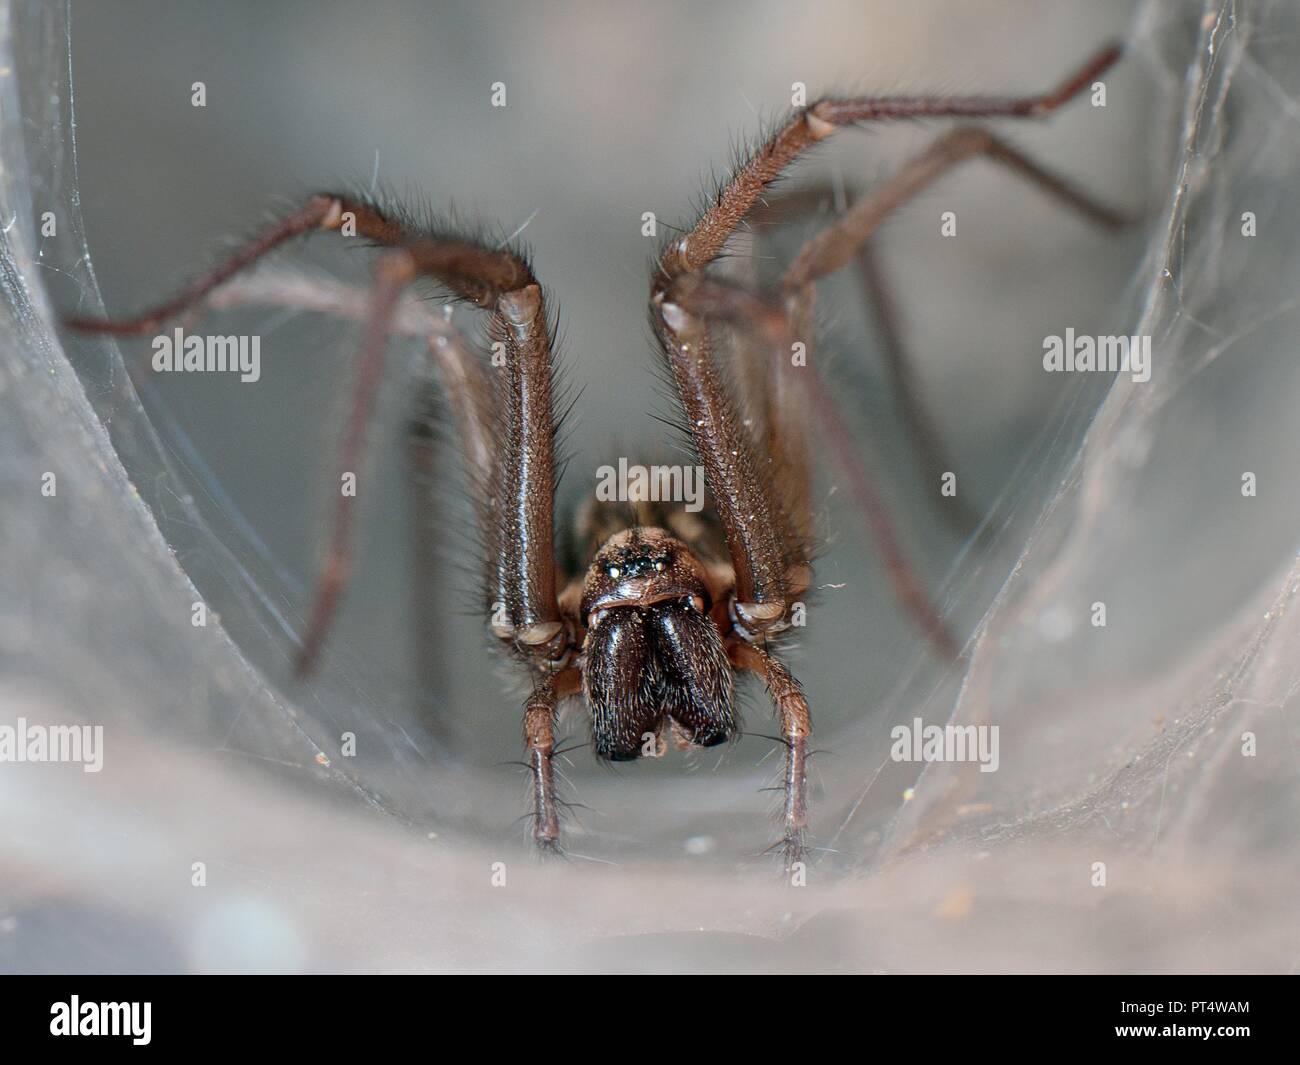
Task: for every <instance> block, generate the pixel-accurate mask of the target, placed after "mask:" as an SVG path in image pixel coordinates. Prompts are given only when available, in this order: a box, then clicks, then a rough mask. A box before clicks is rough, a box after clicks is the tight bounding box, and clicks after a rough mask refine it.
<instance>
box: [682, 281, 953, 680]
mask: <svg viewBox="0 0 1300 1065" xmlns="http://www.w3.org/2000/svg"><path fill="white" fill-rule="evenodd" d="M669 294H670V296H671V297H672V298H673V299H674V300H677V301H678V302H679V304H680V305H681V306H684V307H686V308H688V309H689V310H690V312H691V313H692V314H695V315H698V316H700V317H701V318H702V319H706V320H711V321H721V322H725V323H727V324H728V325H731V326H733V327H734V328H736V329H739V330H742V331H747V332H750V333H751V334H752V335H754V336H755V337H756V338H757V339H758V340H759V341H760V342H761V343H762V345H763V346H764V347H765V348H766V349H767V352H768V366H769V367H770V368H772V369H770V370H769V372H770V373H772V374H773V375H775V376H777V377H778V378H779V379H782V380H784V381H786V382H788V381H789V378H790V376H791V375H797V376H798V378H799V384H798V385H793V386H792V385H789V384H786V385H785V386H784V389H785V390H784V392H778V393H775V394H776V396H777V400H778V402H781V403H783V404H784V407H783V409H782V410H783V416H784V417H785V419H786V420H785V422H784V423H783V425H782V426H781V431H782V432H783V433H784V434H785V435H784V437H783V438H782V439H781V440H780V441H779V442H776V443H774V445H773V446H775V447H777V448H778V449H780V448H787V447H789V446H790V442H791V440H792V439H793V440H796V441H797V440H798V439H799V438H800V437H802V436H804V435H805V428H804V426H805V425H806V424H807V422H806V421H805V420H804V419H803V413H802V412H803V407H802V405H800V404H799V401H800V400H801V399H806V400H807V402H808V406H809V407H810V408H811V409H812V410H814V411H816V421H817V422H818V424H819V426H820V429H821V432H822V433H823V434H824V435H825V436H826V437H827V438H828V440H829V442H830V446H831V448H832V449H833V450H834V452H835V454H836V456H837V457H838V459H839V461H840V463H841V464H842V465H843V466H844V468H845V470H846V471H847V473H848V476H849V486H850V489H851V490H852V492H853V497H854V500H855V502H856V503H857V504H858V507H859V508H860V509H861V511H862V512H863V514H864V515H865V516H866V519H867V524H868V526H869V528H870V530H871V535H872V538H873V540H874V542H875V544H876V548H877V550H878V551H879V552H880V558H881V562H882V564H883V565H884V567H885V571H886V573H887V574H888V576H889V580H890V583H891V585H892V587H893V590H894V595H895V597H896V598H897V599H898V601H899V602H900V603H901V604H902V606H903V609H904V610H906V611H907V612H908V614H910V615H911V617H912V619H913V621H914V622H915V623H916V625H917V627H918V628H919V629H920V630H921V631H922V632H923V633H925V635H926V637H927V639H928V640H929V641H930V643H931V645H932V646H933V647H934V648H935V650H936V651H937V652H938V653H939V654H940V655H941V656H943V657H944V658H949V659H950V658H954V657H956V654H957V644H956V641H955V640H954V638H953V636H952V634H951V633H950V632H949V631H948V628H947V626H946V625H945V624H944V623H943V620H942V618H941V616H940V614H939V611H938V608H937V607H936V606H935V605H934V603H933V602H932V601H931V599H930V597H929V596H928V595H927V594H926V591H925V586H924V585H923V584H922V582H921V579H920V576H919V575H918V574H917V572H916V570H915V569H914V568H913V566H912V564H911V562H910V561H909V560H908V557H907V553H906V552H905V551H904V550H903V546H902V542H901V540H900V538H899V536H898V533H897V531H896V530H895V528H894V524H893V522H892V521H891V520H890V517H889V508H888V507H887V506H886V505H885V501H884V498H883V496H882V495H881V493H880V489H879V487H878V485H877V482H876V478H875V475H874V474H873V473H872V472H871V469H870V467H869V466H868V465H867V463H866V462H864V461H863V459H862V456H861V455H860V454H859V451H858V448H857V446H856V444H855V443H854V440H853V437H852V435H851V434H850V432H849V430H848V427H847V426H846V425H845V424H844V421H843V419H842V417H841V416H840V413H839V407H838V406H837V405H836V403H835V401H834V398H833V397H832V396H831V395H830V393H829V391H828V390H827V389H826V387H825V385H824V383H823V382H822V380H821V377H820V375H819V374H818V373H817V370H816V368H815V367H814V365H813V364H812V363H811V362H808V363H806V364H805V365H802V366H794V365H791V363H790V355H789V352H790V349H791V344H792V343H793V339H794V337H795V336H796V335H797V334H796V331H795V330H796V326H795V324H794V323H793V322H792V316H793V317H794V318H795V319H796V320H797V321H798V322H799V323H801V324H802V325H803V327H804V335H807V329H806V327H807V324H808V318H809V317H810V313H811V300H812V294H813V289H812V286H808V287H807V288H806V289H805V290H804V291H802V292H800V293H797V294H795V296H794V297H792V298H790V299H788V300H787V301H786V307H785V309H782V308H780V307H776V306H774V305H773V304H772V303H770V302H768V301H767V300H765V299H763V297H761V296H759V295H757V294H756V293H753V292H749V291H747V290H746V289H743V288H741V287H739V286H737V285H733V284H731V283H729V282H726V281H722V280H720V279H717V278H710V277H700V276H698V275H688V276H686V277H683V278H680V279H679V280H678V281H676V282H674V284H673V286H672V288H671V290H670V293H669ZM778 472H784V473H785V475H786V480H785V482H784V483H782V485H781V495H782V497H783V498H786V497H787V494H788V498H789V499H791V500H793V502H792V503H789V504H787V511H788V513H790V514H791V515H792V516H791V518H790V519H789V520H792V521H795V522H798V521H799V520H800V514H799V512H798V511H797V510H796V508H797V507H798V506H799V505H800V503H799V500H801V499H802V500H805V502H804V503H803V504H802V505H803V506H805V507H806V506H807V503H806V499H807V493H808V486H809V483H810V482H811V474H810V473H809V472H808V471H807V470H806V469H805V470H790V469H787V470H785V471H780V470H779V467H778ZM802 521H803V522H805V523H809V522H810V518H809V517H808V516H807V515H806V514H805V515H804V516H803V517H802ZM795 528H796V529H797V528H798V526H795ZM787 535H788V536H790V538H791V539H792V540H793V539H795V533H793V532H791V533H788V534H787ZM797 572H798V568H796V567H794V566H792V567H791V570H790V573H791V576H792V577H793V576H794V574H795V573H797ZM801 579H802V582H803V585H804V586H806V576H802V577H801ZM787 590H788V592H789V593H790V595H791V597H792V598H793V597H794V596H795V595H797V594H801V593H802V591H803V590H804V587H803V586H800V581H797V580H791V581H790V583H789V587H788V589H787Z"/></svg>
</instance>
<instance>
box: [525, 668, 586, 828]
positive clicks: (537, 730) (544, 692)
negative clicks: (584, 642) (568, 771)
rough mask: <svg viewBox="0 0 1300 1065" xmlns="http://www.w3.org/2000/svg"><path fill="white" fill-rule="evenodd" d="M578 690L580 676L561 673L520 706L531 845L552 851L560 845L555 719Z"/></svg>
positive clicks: (542, 683) (550, 679)
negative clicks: (529, 791)
mask: <svg viewBox="0 0 1300 1065" xmlns="http://www.w3.org/2000/svg"><path fill="white" fill-rule="evenodd" d="M581 690H582V675H581V674H580V673H579V672H578V670H576V669H565V670H562V671H561V672H560V673H558V674H556V675H555V676H551V677H546V678H545V679H544V680H543V681H542V682H541V683H540V684H539V685H538V686H537V687H536V688H535V689H534V690H533V694H532V695H530V696H529V697H528V702H527V703H525V704H524V744H525V745H526V746H527V748H528V768H529V770H530V771H531V772H532V775H533V842H534V843H536V844H537V846H538V847H539V848H540V849H541V850H542V851H554V850H556V849H557V848H558V847H559V842H560V819H559V817H558V815H557V813H556V800H555V767H554V765H553V764H552V759H553V758H554V757H555V718H556V712H557V709H558V707H559V704H560V700H561V699H564V698H565V697H567V696H569V695H575V694H577V693H578V692H580V691H581Z"/></svg>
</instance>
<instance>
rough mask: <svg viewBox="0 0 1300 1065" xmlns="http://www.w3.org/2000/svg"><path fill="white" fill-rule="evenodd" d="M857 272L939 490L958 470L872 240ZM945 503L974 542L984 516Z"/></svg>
mask: <svg viewBox="0 0 1300 1065" xmlns="http://www.w3.org/2000/svg"><path fill="white" fill-rule="evenodd" d="M854 268H855V272H856V274H857V278H858V283H859V285H860V286H861V287H862V292H863V295H864V296H865V298H866V301H867V305H868V306H869V307H870V308H871V313H872V316H873V318H874V320H875V322H876V328H877V329H879V331H880V340H881V348H882V349H883V354H884V362H885V369H886V371H887V377H888V381H889V384H890V386H891V389H892V391H893V394H894V397H895V399H896V401H897V403H898V411H899V416H900V418H901V420H902V422H903V431H904V432H905V433H906V434H907V436H908V439H909V440H910V441H911V444H912V450H913V451H914V452H915V453H916V456H917V461H918V462H919V463H920V466H921V470H922V473H923V475H924V477H925V483H926V484H929V485H936V484H939V483H940V481H941V480H942V477H943V474H944V473H945V472H946V471H949V470H952V469H953V468H954V463H953V462H952V460H951V459H950V458H949V457H948V452H947V449H946V448H945V447H944V443H943V437H942V435H941V434H940V433H939V430H938V429H937V428H936V426H935V424H934V421H933V420H932V419H931V418H930V415H929V414H928V413H927V412H926V409H925V404H924V402H922V400H921V394H920V390H919V389H918V388H917V385H916V379H915V377H914V376H913V373H912V370H913V366H912V362H913V360H912V359H911V357H910V355H909V352H908V350H907V343H906V341H905V340H904V336H903V327H902V324H901V323H900V321H899V316H898V308H897V305H896V304H895V301H894V294H893V292H892V290H891V289H890V287H889V282H888V279H887V278H886V276H885V271H884V269H883V267H882V266H881V264H880V258H879V256H878V255H877V253H876V249H875V247H874V242H873V241H872V240H870V239H868V240H865V241H863V242H862V246H861V247H860V248H859V249H858V251H857V254H856V255H855V256H854ZM943 503H944V505H943V506H941V507H940V508H939V513H940V514H941V515H943V517H944V518H945V519H947V521H948V523H949V524H950V525H951V526H952V528H953V529H954V531H956V532H957V533H959V534H960V535H961V536H963V537H966V536H969V535H970V534H971V533H972V532H973V531H974V530H975V529H976V527H977V526H978V525H979V523H980V515H979V514H978V513H977V512H976V510H975V508H973V507H972V506H971V505H970V504H969V503H967V502H966V497H965V496H964V495H961V496H954V497H952V498H949V499H945V500H943Z"/></svg>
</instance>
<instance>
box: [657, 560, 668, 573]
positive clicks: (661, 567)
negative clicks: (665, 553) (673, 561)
mask: <svg viewBox="0 0 1300 1065" xmlns="http://www.w3.org/2000/svg"><path fill="white" fill-rule="evenodd" d="M666 568H667V567H666V566H665V565H664V564H663V562H656V563H655V572H656V573H662V572H663V571H664V570H665V569H666Z"/></svg>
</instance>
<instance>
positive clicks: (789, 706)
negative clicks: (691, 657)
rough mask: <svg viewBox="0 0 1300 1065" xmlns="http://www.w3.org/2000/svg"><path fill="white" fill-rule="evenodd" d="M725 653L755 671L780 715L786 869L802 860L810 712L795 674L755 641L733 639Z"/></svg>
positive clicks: (806, 801)
mask: <svg viewBox="0 0 1300 1065" xmlns="http://www.w3.org/2000/svg"><path fill="white" fill-rule="evenodd" d="M727 653H728V656H729V657H730V658H731V662H732V664H733V665H734V666H735V667H736V668H737V669H744V670H747V671H748V672H750V673H755V674H757V675H758V676H759V677H760V678H761V679H762V681H763V683H764V685H765V686H766V687H767V694H768V696H769V697H770V698H771V700H772V705H773V706H774V707H775V708H776V712H777V714H778V715H779V717H780V719H781V742H782V743H784V744H785V789H784V790H785V803H784V808H783V810H782V817H781V823H782V826H783V828H784V830H785V834H784V836H783V837H782V839H781V843H780V846H781V848H782V850H783V852H784V856H785V865H786V868H787V869H789V868H790V867H791V866H793V865H794V863H795V862H801V861H803V860H804V855H805V846H806V841H805V834H806V832H807V828H808V738H809V737H810V736H811V735H812V715H811V714H810V713H809V712H808V699H807V698H806V697H805V696H804V693H803V688H802V687H801V686H800V684H799V682H798V681H797V680H795V679H794V675H793V674H792V673H791V672H790V671H789V670H788V669H787V668H786V667H785V664H784V663H783V662H781V661H780V660H779V659H777V658H775V657H773V656H772V655H771V654H770V653H769V652H768V651H766V650H764V649H763V648H762V647H759V646H757V645H755V644H750V643H746V642H745V641H743V640H732V641H731V642H730V643H729V644H728V646H727Z"/></svg>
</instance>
